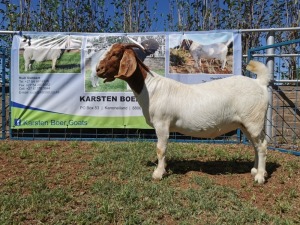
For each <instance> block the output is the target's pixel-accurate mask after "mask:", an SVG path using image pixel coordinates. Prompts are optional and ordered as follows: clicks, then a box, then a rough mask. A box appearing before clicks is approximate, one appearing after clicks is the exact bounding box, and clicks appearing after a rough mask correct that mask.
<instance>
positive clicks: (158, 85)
mask: <svg viewBox="0 0 300 225" xmlns="http://www.w3.org/2000/svg"><path fill="white" fill-rule="evenodd" d="M247 70H249V71H251V72H254V73H256V74H257V79H251V78H248V77H245V76H232V77H229V78H224V79H220V80H215V81H211V82H207V83H202V84H197V85H187V84H183V83H180V82H177V81H175V80H172V79H168V78H165V77H162V76H160V75H158V74H156V73H154V72H151V71H150V70H149V69H148V68H147V67H146V66H145V65H144V64H143V63H142V62H141V61H140V60H138V58H137V57H136V56H135V53H134V52H133V50H132V45H126V44H114V45H113V46H112V47H111V48H110V49H108V51H107V52H106V53H105V54H104V55H103V58H102V59H101V60H100V62H99V64H98V67H97V75H98V76H99V77H101V78H104V79H105V80H104V82H109V81H113V80H114V79H115V78H119V79H122V80H125V81H126V82H127V83H128V84H129V86H130V87H131V89H132V90H133V93H134V95H135V97H136V99H137V101H138V103H139V104H140V106H141V107H142V111H143V114H144V116H145V119H146V122H147V123H148V124H149V125H150V126H152V127H154V128H155V131H156V135H157V138H158V141H157V157H158V166H157V168H156V169H155V171H154V173H153V178H154V179H161V178H162V177H163V175H164V174H165V173H166V170H165V167H166V164H165V153H166V148H167V142H168V138H169V132H180V133H182V134H185V135H190V136H194V137H202V138H214V137H217V136H219V135H222V134H224V133H227V132H229V131H232V130H235V129H237V128H240V129H241V130H242V131H243V133H244V134H245V135H246V136H247V137H248V139H249V140H250V141H251V142H252V144H253V146H254V149H255V162H254V167H253V168H252V170H251V174H252V175H254V176H255V181H256V182H258V183H264V181H265V175H266V151H267V141H266V138H265V134H264V132H263V128H264V121H265V115H266V111H267V106H268V93H267V85H268V83H269V81H270V73H269V71H268V69H267V67H266V66H265V65H264V64H262V63H260V62H256V61H250V62H249V64H248V66H247Z"/></svg>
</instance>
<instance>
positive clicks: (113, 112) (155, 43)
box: [10, 31, 242, 129]
mask: <svg viewBox="0 0 300 225" xmlns="http://www.w3.org/2000/svg"><path fill="white" fill-rule="evenodd" d="M114 43H138V44H140V45H142V46H144V48H145V49H146V50H145V51H144V52H143V51H141V50H140V49H139V48H136V49H134V51H135V53H136V56H137V57H139V58H140V60H141V61H143V62H144V64H146V65H147V66H148V67H149V68H150V70H152V71H154V72H156V73H158V74H160V75H161V76H165V77H167V78H170V79H175V80H177V81H179V82H183V83H186V84H197V83H202V82H209V81H211V80H215V79H222V78H225V77H228V76H232V75H236V74H241V52H242V51H241V36H240V34H239V33H238V32H235V31H210V32H188V33H140V34H82V33H80V34H64V33H36V32H35V33H30V32H26V33H23V36H19V35H16V36H14V39H13V46H12V54H11V60H12V61H11V79H10V81H11V84H10V86H11V124H10V125H11V128H12V129H32V128H149V126H148V125H147V124H146V122H145V119H144V117H143V114H142V111H141V108H140V106H139V105H138V103H137V101H136V98H135V97H134V95H133V93H132V91H131V90H130V88H129V87H128V85H127V84H126V83H125V82H124V81H122V80H119V79H116V80H115V81H113V82H108V83H103V80H102V79H99V78H98V77H97V76H96V65H97V64H98V62H99V59H100V57H101V56H102V55H103V54H105V52H106V50H107V49H108V47H109V46H111V45H113V44H114ZM212 104H213V103H212ZM166 107H168V106H166Z"/></svg>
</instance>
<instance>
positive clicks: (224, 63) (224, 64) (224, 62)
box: [221, 58, 226, 70]
mask: <svg viewBox="0 0 300 225" xmlns="http://www.w3.org/2000/svg"><path fill="white" fill-rule="evenodd" d="M221 61H222V67H221V69H222V70H224V69H225V66H226V58H225V59H224V60H221Z"/></svg>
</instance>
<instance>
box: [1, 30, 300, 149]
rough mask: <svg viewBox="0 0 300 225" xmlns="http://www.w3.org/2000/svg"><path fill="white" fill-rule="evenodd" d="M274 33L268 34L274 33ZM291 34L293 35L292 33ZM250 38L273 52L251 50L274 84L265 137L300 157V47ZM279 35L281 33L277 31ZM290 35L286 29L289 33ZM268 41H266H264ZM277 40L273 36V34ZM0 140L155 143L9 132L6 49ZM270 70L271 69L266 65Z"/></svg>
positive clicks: (101, 132) (95, 133) (78, 132)
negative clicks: (269, 70)
mask: <svg viewBox="0 0 300 225" xmlns="http://www.w3.org/2000/svg"><path fill="white" fill-rule="evenodd" d="M275 31H276V30H271V32H272V33H274V32H275ZM291 31H294V30H293V29H291ZM241 32H243V33H247V34H248V35H251V34H252V33H253V32H264V33H265V35H262V37H261V38H262V40H261V43H263V44H262V46H264V47H266V46H270V45H271V47H272V48H260V47H259V48H254V49H253V48H252V52H251V57H252V58H253V59H255V60H259V61H262V62H264V63H266V64H270V62H271V67H272V73H273V75H274V80H273V81H272V84H271V85H270V88H269V92H270V109H269V111H268V118H267V125H266V133H267V135H268V137H269V147H270V148H273V149H278V150H283V151H290V150H291V151H293V153H295V154H300V147H299V145H300V108H299V105H300V87H299V78H300V54H299V52H300V46H299V45H300V44H299V42H300V41H299V40H292V41H288V42H285V43H283V44H275V43H274V42H276V41H275V40H273V43H272V42H271V43H268V37H267V36H268V35H267V34H268V33H269V32H270V30H268V29H266V30H255V31H254V30H243V31H241ZM278 32H283V31H281V30H279V31H278ZM286 32H289V29H288V31H286ZM264 37H267V40H266V39H263V38H264ZM275 37H276V32H275ZM246 53H247V52H246V51H245V52H244V55H243V56H244V61H243V66H244V68H245V65H246V63H247V56H248V58H249V54H246ZM0 58H1V59H0V60H1V64H0V66H1V77H2V78H1V81H2V82H1V95H2V102H1V116H2V120H1V131H2V133H1V135H2V136H1V138H2V139H5V138H10V139H18V140H94V141H100V140H101V141H102V140H103V141H128V140H142V141H144V140H147V141H154V140H156V135H155V131H154V130H153V129H126V128H124V129H112V128H111V129H102V128H95V129H68V128H64V129H52V128H51V129H10V128H9V127H8V126H7V124H9V86H8V83H7V78H9V77H8V76H7V75H6V74H9V71H8V68H7V61H8V60H9V49H1V51H0ZM269 66H270V65H269ZM170 139H171V140H172V141H185V142H209V143H241V142H243V143H246V140H245V138H244V136H243V135H242V133H241V132H240V131H239V130H237V131H234V132H231V133H228V134H225V135H223V136H220V137H218V138H216V139H213V140H211V139H199V138H193V137H189V136H184V135H181V134H179V133H171V134H170Z"/></svg>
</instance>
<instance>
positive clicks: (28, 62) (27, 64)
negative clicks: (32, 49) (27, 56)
mask: <svg viewBox="0 0 300 225" xmlns="http://www.w3.org/2000/svg"><path fill="white" fill-rule="evenodd" d="M28 69H30V61H27V60H25V72H27V71H28Z"/></svg>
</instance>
